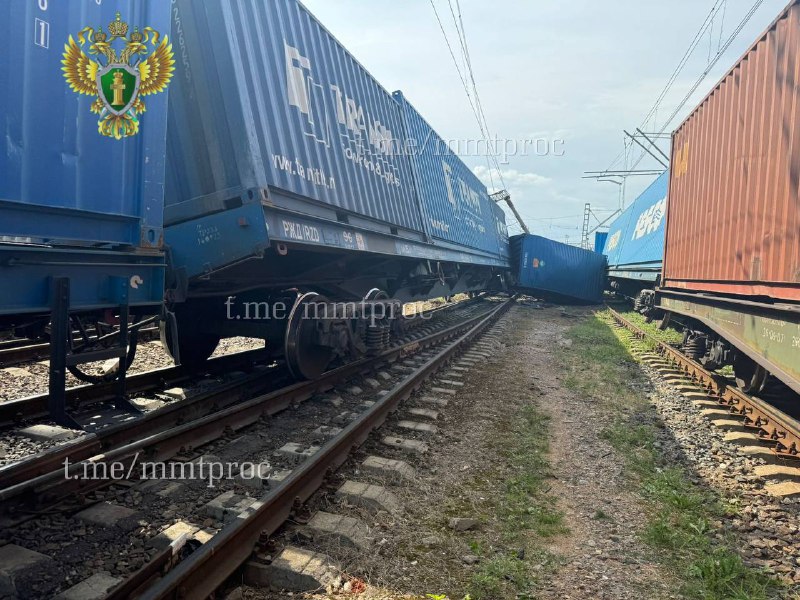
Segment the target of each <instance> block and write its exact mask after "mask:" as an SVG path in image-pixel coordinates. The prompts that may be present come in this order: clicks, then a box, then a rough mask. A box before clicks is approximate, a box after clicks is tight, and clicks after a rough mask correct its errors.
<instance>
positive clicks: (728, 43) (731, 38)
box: [631, 0, 764, 169]
mask: <svg viewBox="0 0 800 600" xmlns="http://www.w3.org/2000/svg"><path fill="white" fill-rule="evenodd" d="M763 3H764V0H755V2H754V3H753V5H752V6H751V7H750V10H748V11H747V13H746V14H745V15H744V17H742V20H741V21H740V22H739V25H737V27H736V29H734V30H733V32H732V33H731V34H730V35H729V36H728V39H727V40H725V43H724V44H723V45H722V47H721V48H720V49H719V50H718V51H717V53H716V55H715V56H714V57H713V58H712V60H711V62H710V63H709V64H708V65H707V66H706V68H705V69H704V70H703V72H702V73H701V74H700V76H699V77H698V78H697V80H696V81H695V82H694V84H693V85H692V87H691V88H690V89H689V91H688V92H687V93H686V95H685V96H684V97H683V99H682V100H681V101H680V102H679V103H678V106H677V107H676V108H675V110H674V111H673V112H672V114H671V115H670V116H669V118H668V119H667V120H666V121H665V122H664V125H663V126H662V127H661V130H660V131H659V132H658V133H659V134H663V133H664V132H665V131H666V130H667V127H669V126H670V124H671V123H672V122H673V121H674V120H675V117H677V116H678V114H680V112H681V111H682V110H683V107H684V106H686V103H687V102H689V100H690V99H691V98H692V96H693V95H694V93H695V92H696V91H697V88H698V87H700V84H701V83H703V81H704V80H705V78H706V77H707V76H708V74H709V73H710V72H711V70H712V69H713V68H714V67H715V66H716V64H717V62H719V59H720V58H721V57H722V55H723V54H725V52H726V51H727V50H728V48H730V46H731V44H733V42H734V40H735V39H736V38H737V37H738V36H739V34H740V33H741V31H742V29H744V27H745V25H747V23H748V22H749V21H750V19H751V18H752V17H753V15H754V14H755V13H756V11H757V10H758V9H759V7H760V6H761V5H762V4H763ZM645 156H646V155H645V153H642V154H641V155H639V158H638V159H637V160H636V161H635V162H634V163H633V165H632V166H631V168H632V169H635V168H636V166H637V165H638V164H639V163H640V162H641V161H642V160H643V159H644V157H645Z"/></svg>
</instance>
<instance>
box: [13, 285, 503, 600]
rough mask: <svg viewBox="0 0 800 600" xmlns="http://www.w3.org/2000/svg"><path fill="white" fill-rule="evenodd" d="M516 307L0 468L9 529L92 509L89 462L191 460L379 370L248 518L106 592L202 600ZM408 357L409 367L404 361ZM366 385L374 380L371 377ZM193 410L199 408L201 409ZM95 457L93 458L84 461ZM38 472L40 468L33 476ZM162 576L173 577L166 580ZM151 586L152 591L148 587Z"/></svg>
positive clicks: (162, 557)
mask: <svg viewBox="0 0 800 600" xmlns="http://www.w3.org/2000/svg"><path fill="white" fill-rule="evenodd" d="M512 302H513V300H508V301H505V302H502V303H498V302H481V303H477V304H474V305H472V306H470V307H465V309H464V310H462V311H461V313H462V314H460V315H459V319H458V322H455V323H451V324H447V326H438V327H437V326H435V325H432V324H431V325H426V326H424V327H422V328H420V331H419V332H418V334H417V335H409V336H408V337H407V338H406V339H405V341H404V343H402V344H399V345H398V346H396V347H394V348H391V349H389V350H387V351H385V352H383V353H381V354H380V355H378V356H374V357H369V358H365V359H363V360H360V361H357V362H354V363H350V364H348V365H345V366H343V367H340V368H338V369H336V370H334V371H331V372H329V373H326V374H325V375H324V376H323V377H321V378H320V379H318V380H315V381H306V382H300V383H294V384H291V385H288V386H286V387H282V388H281V389H278V390H275V391H272V392H269V393H265V394H261V395H258V396H256V397H253V398H250V399H248V400H244V401H240V402H238V403H235V404H233V405H230V406H228V407H226V408H223V409H221V410H216V411H214V412H213V413H212V414H207V415H205V416H199V417H198V418H192V416H193V415H192V416H186V417H185V422H183V423H182V424H175V422H174V420H172V421H171V420H170V419H174V417H175V416H176V415H177V414H178V413H179V412H180V411H179V410H178V409H177V408H176V409H175V410H173V411H172V417H169V418H168V417H166V416H165V417H159V418H156V417H155V415H153V416H151V418H150V419H149V423H144V421H146V419H142V421H143V422H142V423H141V424H139V425H137V426H136V427H137V428H136V429H132V428H128V429H126V430H123V429H118V430H116V431H112V432H110V433H105V434H101V433H100V432H98V435H95V436H93V439H91V440H88V439H86V438H83V439H81V440H80V441H78V442H77V443H75V444H71V445H68V447H64V448H59V449H56V450H55V451H53V453H51V456H50V457H49V458H47V457H44V456H40V457H37V458H36V460H35V461H34V462H30V461H29V463H28V464H27V465H25V466H22V465H17V466H16V467H15V468H12V469H4V470H2V471H0V488H1V489H0V508H2V510H3V515H4V516H3V518H4V520H5V522H6V523H5V524H6V527H8V525H9V523H16V524H17V525H18V524H19V523H20V522H23V521H25V520H28V519H31V518H33V519H35V518H37V517H38V516H39V515H41V514H43V513H48V512H51V511H53V510H54V507H56V506H58V507H59V508H58V510H59V511H69V510H72V511H73V512H74V511H75V510H78V509H79V508H82V507H85V506H86V505H87V503H88V504H91V503H92V493H93V492H94V491H96V490H97V489H99V488H100V487H102V486H103V485H106V486H107V485H108V484H109V482H108V481H106V482H100V484H99V485H98V482H96V481H92V480H87V479H85V478H83V477H82V476H81V474H82V473H86V466H87V465H92V467H96V466H97V465H101V464H105V465H109V464H111V463H113V464H121V465H126V467H129V466H132V465H133V464H135V461H136V459H137V457H140V456H146V457H147V458H148V460H151V461H168V460H175V459H179V458H181V457H182V456H185V455H191V454H192V453H193V452H194V449H195V448H199V447H201V446H204V445H206V444H209V443H210V442H213V441H214V440H220V439H224V438H225V437H226V436H230V435H231V434H232V433H233V432H238V431H240V430H242V429H245V428H247V427H249V426H251V425H253V424H257V423H264V422H266V423H271V422H272V419H273V418H274V419H275V420H276V421H277V419H278V417H277V415H281V417H280V418H281V419H285V418H288V417H287V416H286V415H291V413H293V411H292V410H289V411H287V409H289V408H293V407H294V408H295V409H296V410H299V409H298V408H297V407H299V406H300V405H301V403H302V404H306V405H312V404H314V403H304V401H305V400H308V399H309V398H312V397H316V398H318V397H319V394H321V393H324V392H326V391H329V390H331V389H333V388H335V389H337V390H338V389H343V386H346V385H350V383H351V382H352V381H354V380H360V378H364V377H365V376H367V375H369V374H370V373H376V372H377V371H376V370H378V369H383V370H384V371H383V372H382V374H383V380H384V381H386V382H387V383H386V385H391V386H392V387H391V388H390V389H388V390H384V391H382V392H380V393H378V392H375V393H376V394H377V398H376V400H375V403H374V404H372V403H370V402H362V404H363V405H364V406H363V407H362V409H363V410H361V411H360V412H359V413H357V414H356V413H352V414H351V417H352V420H351V421H349V422H348V423H347V424H345V423H342V427H341V430H340V431H336V432H335V433H333V434H332V435H331V438H330V439H328V440H327V442H326V443H324V444H322V445H321V448H318V449H317V450H316V452H314V453H313V454H311V455H310V456H309V457H308V458H307V459H306V460H305V461H304V462H302V463H301V464H299V465H298V466H296V468H293V469H292V470H291V472H290V473H288V475H287V476H286V477H285V479H284V480H283V482H282V483H281V484H280V485H277V487H275V488H274V489H272V488H270V491H269V493H267V494H266V495H265V496H262V497H261V498H260V499H259V498H257V502H256V503H255V504H254V505H253V506H251V507H250V509H249V510H248V511H245V512H246V515H247V516H246V517H245V516H244V514H245V513H243V515H240V516H239V518H237V519H236V520H234V521H233V522H231V523H228V524H227V525H226V526H224V527H223V528H221V530H220V531H218V532H216V533H215V534H214V535H213V537H211V538H210V539H209V540H208V541H206V542H205V543H204V544H203V545H202V547H200V548H199V549H197V550H195V552H193V553H192V554H190V555H189V556H188V558H186V559H185V560H183V561H180V562H178V564H177V565H176V564H175V561H176V560H177V559H178V556H179V555H178V554H177V550H176V548H175V547H172V548H168V549H167V550H165V551H164V552H161V553H159V554H158V555H157V556H154V557H153V558H152V559H151V560H150V561H148V562H147V564H145V565H144V566H143V567H142V568H141V569H139V570H137V571H136V572H135V573H133V574H132V575H131V576H130V577H129V578H128V579H127V580H125V581H124V582H122V583H121V584H120V585H118V586H117V587H116V588H115V589H114V590H113V592H112V593H111V594H110V596H109V597H111V598H127V597H130V596H131V595H133V594H134V593H136V594H137V595H138V594H139V593H140V592H142V590H146V591H144V593H143V595H142V596H141V597H152V598H160V597H184V598H193V597H197V598H203V597H207V596H208V595H209V594H210V593H212V592H213V591H214V590H215V589H216V588H217V587H218V586H219V585H220V584H221V583H222V582H224V581H225V579H226V578H227V577H228V576H229V575H230V574H231V573H232V572H233V571H234V570H235V569H236V568H238V566H239V565H241V564H242V562H243V561H244V560H246V559H247V557H248V556H249V555H250V553H251V552H252V550H253V547H254V544H255V543H256V542H257V541H258V540H259V538H260V537H261V536H263V535H264V534H265V533H266V534H269V533H271V532H274V531H275V530H277V529H278V527H280V525H281V524H282V523H283V522H284V521H285V520H286V518H287V517H288V516H289V514H290V513H291V512H292V510H293V509H296V508H297V506H298V502H302V501H304V500H305V499H307V498H309V497H310V496H311V494H312V493H313V492H314V491H315V490H316V489H317V488H318V487H319V486H320V485H321V483H322V482H323V480H324V478H325V475H326V473H329V472H330V471H331V470H332V469H335V468H336V467H337V466H339V465H340V464H341V463H342V462H343V461H344V460H345V459H346V458H347V456H348V455H349V453H350V452H351V451H352V449H353V448H355V447H357V446H359V445H360V444H361V443H362V442H363V441H364V439H366V437H367V436H368V435H369V433H370V431H372V430H373V429H374V428H376V427H378V426H380V424H381V423H382V422H383V421H384V420H385V419H386V417H387V415H388V414H389V413H390V412H391V411H392V410H394V409H395V408H396V407H397V406H398V404H399V403H400V402H401V401H402V400H404V399H405V398H407V397H409V396H410V395H411V394H413V393H414V392H415V390H418V389H419V388H420V386H422V385H423V383H424V382H425V381H426V380H428V379H430V378H431V377H432V376H433V375H434V374H435V373H436V372H437V371H438V370H439V369H441V368H442V367H443V366H444V365H446V364H448V363H449V362H450V361H452V360H453V358H454V357H455V356H457V354H459V353H460V352H462V351H463V350H464V349H465V347H466V346H467V345H469V344H470V343H471V342H472V341H473V340H474V339H475V338H476V337H477V336H478V335H480V333H482V332H483V331H484V330H485V329H486V328H488V327H489V326H490V325H491V324H492V323H493V322H494V321H495V320H496V319H497V318H499V316H500V315H501V314H502V313H503V312H505V310H507V308H508V307H509V306H510V305H511V303H512ZM464 313H466V314H464ZM452 320H455V318H453V319H452ZM412 338H416V339H412ZM409 357H413V358H409ZM411 360H413V361H414V362H413V363H410V362H409V361H411ZM399 361H405V363H406V364H404V365H401V364H399ZM390 365H393V368H392V371H391V372H392V376H391V378H390V377H389V376H388V375H387V374H386V369H388V368H389V366H390ZM409 365H413V366H409ZM409 371H410V373H409ZM389 380H390V382H389ZM365 381H368V382H369V381H371V380H370V379H369V378H367V379H366V380H365ZM365 387H366V386H365ZM208 402H211V400H207V401H206V405H205V406H206V408H207V403H208ZM199 406H200V405H197V410H199V411H202V410H203V409H200V408H199ZM158 412H161V411H158ZM345 414H346V413H345ZM298 419H300V417H298ZM265 420H266V421H265ZM306 421H307V419H305V418H302V419H301V420H300V422H301V423H303V424H304V426H310V425H315V423H311V424H308V423H306ZM86 437H89V436H86ZM298 437H300V439H302V434H301V433H298ZM92 452H97V453H96V454H94V455H91V456H88V455H89V454H92ZM194 453H195V454H196V452H194ZM69 457H72V458H74V459H75V461H76V462H74V463H72V459H70V462H71V463H72V467H71V468H69V469H67V470H66V471H65V467H64V464H63V461H64V459H65V458H69ZM81 457H83V458H81ZM37 469H38V470H39V471H40V472H41V473H40V474H38V475H37ZM111 483H112V484H113V482H111ZM65 500H67V502H64V501H65ZM76 501H77V502H76ZM14 526H16V525H14ZM7 533H8V529H6V534H7ZM165 570H168V571H169V572H167V573H166V575H164V571H165ZM154 580H155V585H154V586H153V587H149V584H151V583H153V581H154ZM137 590H138V591H137Z"/></svg>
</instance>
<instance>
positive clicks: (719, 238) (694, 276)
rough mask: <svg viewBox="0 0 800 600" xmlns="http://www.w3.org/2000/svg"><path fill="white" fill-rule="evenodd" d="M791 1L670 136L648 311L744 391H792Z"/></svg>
mask: <svg viewBox="0 0 800 600" xmlns="http://www.w3.org/2000/svg"><path fill="white" fill-rule="evenodd" d="M798 31H800V4H799V3H798V2H792V3H791V4H790V5H789V6H788V7H787V8H786V9H785V10H784V11H783V12H782V13H781V14H780V15H779V16H778V18H777V19H776V20H775V21H774V22H773V23H772V24H771V25H770V26H769V27H768V28H767V30H766V31H765V32H764V33H763V34H762V35H761V36H759V38H758V39H757V40H756V41H755V43H754V44H753V45H752V46H751V47H750V48H749V49H748V50H747V52H746V53H745V54H744V56H742V58H741V59H740V60H739V61H738V62H737V63H736V64H735V65H734V66H733V68H732V69H731V70H730V71H728V72H727V74H726V75H725V76H724V77H723V78H722V79H721V81H720V82H719V83H718V84H717V85H716V86H715V87H714V88H713V89H712V91H711V92H710V93H709V94H708V95H707V96H706V97H705V99H703V101H702V102H701V103H700V104H699V106H697V108H695V110H694V111H692V113H691V114H690V115H689V116H688V117H687V119H686V120H685V121H684V122H683V123H682V124H681V125H680V126H679V127H678V129H677V130H676V131H675V132H674V134H673V138H672V162H671V165H672V168H671V171H670V183H669V200H668V204H667V215H666V237H665V252H664V268H663V276H662V282H661V286H660V288H658V290H657V291H656V303H657V306H658V307H659V308H660V309H661V310H662V311H664V314H665V320H666V319H669V318H673V319H680V320H681V321H682V322H684V323H686V324H687V337H686V344H685V346H684V347H685V348H686V349H687V351H688V352H690V353H691V354H692V355H693V356H694V357H695V358H696V359H698V360H700V361H701V362H703V363H704V364H705V365H706V366H710V367H720V366H724V365H732V366H733V368H734V371H735V373H736V377H737V380H738V381H739V382H740V385H742V387H744V388H745V389H746V390H750V391H759V390H761V389H763V388H764V386H765V384H766V383H767V382H768V381H769V380H770V377H769V376H770V375H773V376H775V377H776V378H778V379H779V380H781V381H782V382H783V383H784V384H786V385H788V386H789V387H791V388H792V389H794V390H795V391H798V392H800V205H799V204H798V173H800V146H798V144H797V130H798V126H799V125H800V103H798V102H797V101H796V100H797V81H796V78H795V75H794V74H796V73H797V72H798V70H800V35H798Z"/></svg>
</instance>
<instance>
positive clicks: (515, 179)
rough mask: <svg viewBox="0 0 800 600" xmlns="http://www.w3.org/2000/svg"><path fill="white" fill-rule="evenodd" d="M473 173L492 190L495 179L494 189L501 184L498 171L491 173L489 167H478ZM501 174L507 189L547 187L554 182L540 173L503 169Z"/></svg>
mask: <svg viewBox="0 0 800 600" xmlns="http://www.w3.org/2000/svg"><path fill="white" fill-rule="evenodd" d="M472 171H473V172H474V173H475V175H477V176H478V179H480V180H481V181H482V182H483V184H484V185H485V186H486V187H488V188H491V187H492V183H493V178H494V187H497V185H498V184H499V183H500V178H499V177H498V176H497V171H496V170H494V169H492V171H491V173H490V172H489V167H485V166H483V165H478V166H476V167H475V168H474V169H472ZM500 173H501V174H502V176H503V178H502V179H503V181H505V184H506V186H507V187H509V188H511V187H520V186H545V185H549V184H550V183H552V182H553V180H552V179H551V178H549V177H545V176H544V175H539V174H538V173H525V172H522V171H518V170H517V169H501V170H500Z"/></svg>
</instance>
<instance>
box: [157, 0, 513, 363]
mask: <svg viewBox="0 0 800 600" xmlns="http://www.w3.org/2000/svg"><path fill="white" fill-rule="evenodd" d="M172 15H173V23H172V30H173V37H174V40H175V45H176V47H178V48H180V56H179V57H178V58H177V60H176V65H175V69H176V70H175V77H174V81H173V83H172V85H171V89H170V95H169V118H168V132H167V160H166V171H167V175H166V193H165V212H164V219H165V240H166V246H167V252H168V264H169V270H168V275H167V290H166V298H167V305H166V313H165V319H164V321H163V324H162V327H163V339H164V342H165V344H166V345H167V347H168V348H169V350H170V352H171V353H172V355H173V357H174V358H175V359H176V360H178V361H179V362H181V363H183V364H187V365H191V364H199V363H201V362H202V361H204V360H205V359H206V358H207V357H208V356H209V355H210V354H211V353H212V352H213V350H214V348H215V347H216V345H217V343H218V342H219V340H220V338H222V337H228V336H235V335H246V336H250V337H261V338H263V339H265V340H266V343H267V348H270V349H272V350H273V351H274V353H275V354H276V355H283V356H284V357H285V359H286V363H287V364H288V365H289V368H290V369H291V371H292V373H293V374H295V375H296V376H298V377H308V378H311V377H314V376H316V375H318V374H319V373H321V372H322V371H323V370H324V369H325V368H326V367H327V366H328V365H329V364H330V363H331V362H332V361H334V360H336V359H337V358H345V357H348V356H352V355H355V354H358V353H361V352H365V351H376V350H379V349H380V348H382V347H383V346H385V344H386V342H387V340H388V339H389V336H390V335H391V330H392V328H393V327H395V326H396V325H397V323H398V320H397V319H395V320H391V319H390V318H387V315H390V314H393V312H396V311H397V310H398V307H399V305H400V304H401V303H403V302H407V301H412V300H418V299H426V298H430V297H435V296H445V295H452V294H455V293H459V292H472V291H479V290H484V289H487V288H490V287H492V286H496V287H498V288H499V287H502V286H503V285H504V278H505V277H506V276H507V273H508V269H509V258H508V237H507V232H506V226H505V219H504V215H503V212H502V210H501V209H500V208H499V207H498V206H496V204H495V203H494V202H492V201H491V200H490V199H489V196H488V193H487V190H486V188H485V187H484V186H483V185H482V184H481V183H480V181H479V180H478V179H477V178H476V177H475V176H474V175H473V174H472V173H471V172H470V171H469V169H468V168H467V167H466V165H464V164H463V163H462V162H461V160H460V159H459V158H458V157H457V156H456V155H455V154H453V153H452V152H451V151H450V149H449V148H447V146H446V144H445V143H444V142H443V141H442V140H441V138H439V136H438V135H436V134H435V132H434V131H433V129H432V128H431V127H430V125H428V124H427V123H426V122H425V121H424V120H423V119H422V117H421V116H420V115H419V114H418V113H417V111H416V110H415V109H414V108H413V106H412V105H411V104H410V102H409V101H408V100H407V99H406V98H405V97H404V96H403V95H402V94H399V93H398V94H395V95H394V97H393V95H392V94H390V93H389V92H387V91H386V90H385V89H384V88H383V87H382V86H381V85H380V84H379V83H378V82H377V81H376V80H375V79H374V78H373V77H372V76H371V75H370V74H369V73H368V72H367V71H366V69H364V67H363V66H362V65H361V64H360V63H359V62H358V61H357V60H356V59H355V58H354V57H353V56H352V55H351V54H350V53H349V52H348V51H347V50H346V49H345V48H344V47H343V46H342V45H341V44H339V42H338V41H337V40H336V39H335V38H334V37H333V36H332V35H331V33H330V32H329V31H328V30H327V29H325V27H324V26H323V25H322V24H321V23H319V21H317V20H316V19H315V18H314V17H313V16H312V15H311V14H310V13H309V12H308V10H306V8H305V7H304V6H303V5H302V4H301V3H300V2H298V1H297V0H272V1H270V2H245V1H241V2H240V1H234V0H221V1H219V2H194V1H189V0H176V1H174V2H172ZM256 313H258V314H256Z"/></svg>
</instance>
